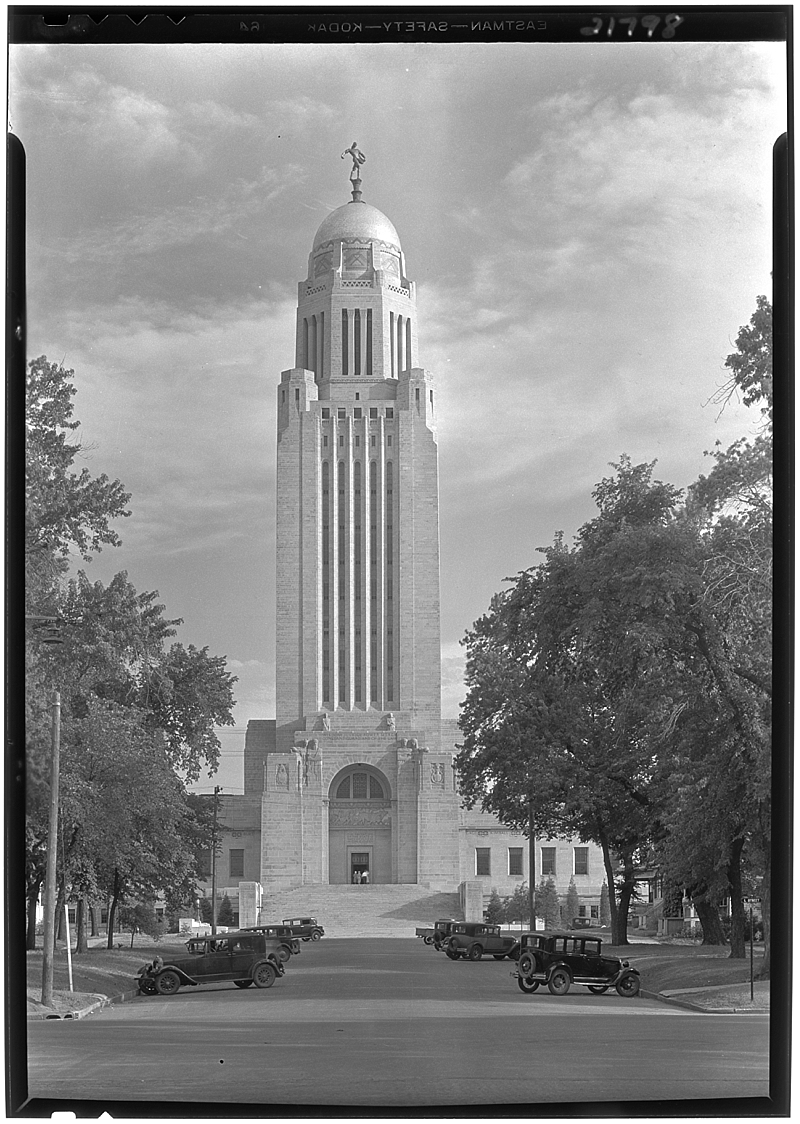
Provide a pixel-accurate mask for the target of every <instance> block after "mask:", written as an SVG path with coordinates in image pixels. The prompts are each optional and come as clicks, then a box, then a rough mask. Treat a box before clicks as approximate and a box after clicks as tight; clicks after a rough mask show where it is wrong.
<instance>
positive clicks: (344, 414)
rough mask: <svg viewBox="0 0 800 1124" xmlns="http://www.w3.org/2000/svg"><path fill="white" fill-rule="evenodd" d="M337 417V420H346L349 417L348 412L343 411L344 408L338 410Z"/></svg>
mask: <svg viewBox="0 0 800 1124" xmlns="http://www.w3.org/2000/svg"><path fill="white" fill-rule="evenodd" d="M336 416H337V418H340V419H342V418H346V417H347V410H345V409H343V408H341V407H340V408H339V409H338V410H337V411H336Z"/></svg>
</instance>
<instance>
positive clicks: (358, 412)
mask: <svg viewBox="0 0 800 1124" xmlns="http://www.w3.org/2000/svg"><path fill="white" fill-rule="evenodd" d="M357 397H358V395H356V398H357ZM353 417H354V418H360V417H361V407H360V406H355V407H354V408H353Z"/></svg>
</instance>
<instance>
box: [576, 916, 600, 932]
mask: <svg viewBox="0 0 800 1124" xmlns="http://www.w3.org/2000/svg"><path fill="white" fill-rule="evenodd" d="M572 928H573V929H602V925H601V924H600V922H599V921H598V920H597V918H596V917H573V918H572Z"/></svg>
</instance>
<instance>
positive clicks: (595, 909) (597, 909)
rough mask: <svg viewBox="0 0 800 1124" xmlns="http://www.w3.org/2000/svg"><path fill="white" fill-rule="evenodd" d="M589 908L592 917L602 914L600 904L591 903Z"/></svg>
mask: <svg viewBox="0 0 800 1124" xmlns="http://www.w3.org/2000/svg"><path fill="white" fill-rule="evenodd" d="M589 909H590V911H591V916H592V917H594V918H598V917H599V916H600V906H599V905H590V906H589Z"/></svg>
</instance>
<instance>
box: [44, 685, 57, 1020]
mask: <svg viewBox="0 0 800 1124" xmlns="http://www.w3.org/2000/svg"><path fill="white" fill-rule="evenodd" d="M52 706H53V724H52V732H51V750H50V825H49V828H48V835H47V868H46V873H45V882H44V948H43V949H42V1006H44V1007H52V1006H53V946H54V944H55V925H56V853H57V848H58V776H59V755H60V750H61V695H60V694H59V693H58V691H54V692H53V703H52Z"/></svg>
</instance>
